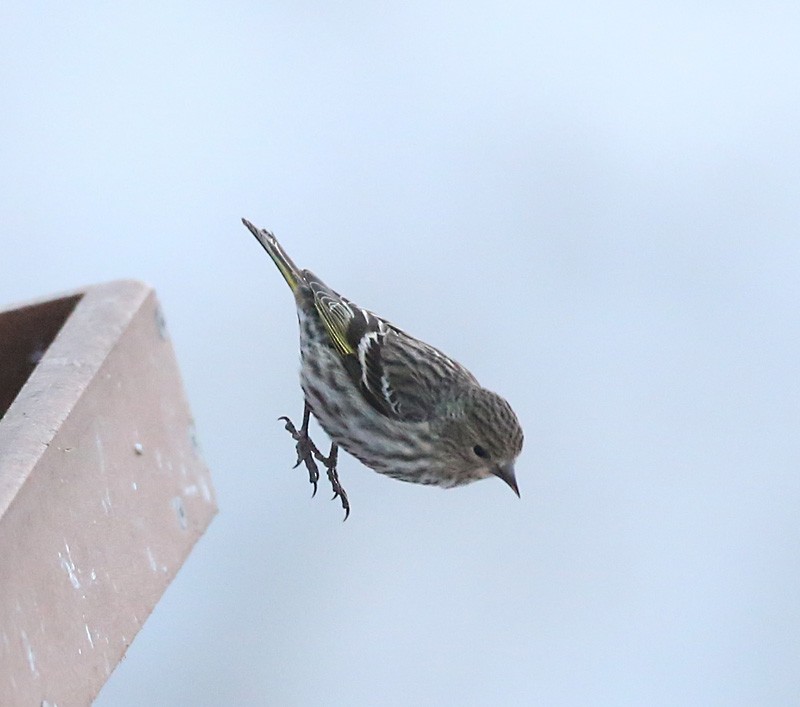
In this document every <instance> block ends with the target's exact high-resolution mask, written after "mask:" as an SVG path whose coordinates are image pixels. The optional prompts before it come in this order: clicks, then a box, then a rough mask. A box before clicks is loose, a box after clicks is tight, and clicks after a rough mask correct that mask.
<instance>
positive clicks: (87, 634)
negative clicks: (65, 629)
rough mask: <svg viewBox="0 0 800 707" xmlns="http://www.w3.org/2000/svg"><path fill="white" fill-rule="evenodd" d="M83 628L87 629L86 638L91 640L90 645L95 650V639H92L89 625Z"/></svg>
mask: <svg viewBox="0 0 800 707" xmlns="http://www.w3.org/2000/svg"><path fill="white" fill-rule="evenodd" d="M83 627H84V628H85V629H86V638H88V639H89V645H90V646H91V647H92V648H94V639H93V638H92V632H91V631H90V630H89V624H84V625H83Z"/></svg>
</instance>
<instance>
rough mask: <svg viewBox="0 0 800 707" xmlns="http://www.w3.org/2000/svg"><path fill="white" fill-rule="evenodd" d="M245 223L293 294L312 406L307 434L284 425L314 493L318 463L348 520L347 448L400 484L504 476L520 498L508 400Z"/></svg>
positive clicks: (515, 429)
mask: <svg viewBox="0 0 800 707" xmlns="http://www.w3.org/2000/svg"><path fill="white" fill-rule="evenodd" d="M242 222H243V223H244V225H245V226H247V228H248V229H250V231H251V232H252V234H253V235H254V236H255V237H256V239H257V240H258V242H259V243H261V245H262V246H263V247H264V250H266V251H267V253H269V255H270V257H271V258H272V260H273V261H274V262H275V265H277V266H278V270H280V272H281V275H283V277H284V279H285V280H286V282H287V283H288V284H289V287H290V288H291V289H292V292H293V293H294V296H295V301H296V304H297V316H298V319H299V323H300V358H301V367H300V382H301V386H302V388H303V393H304V395H305V408H304V411H303V423H302V425H301V426H300V429H299V430H298V429H297V428H296V427H295V426H294V424H292V422H291V420H289V418H288V417H283V418H281V419H282V420H284V421H285V422H286V429H287V430H288V431H289V432H290V433H291V435H292V437H293V438H294V440H295V442H296V443H297V464H295V467H296V466H298V465H299V464H300V463H301V462H303V463H305V465H306V468H307V469H308V472H309V480H310V482H311V483H312V484H313V485H314V493H316V491H317V480H318V479H319V472H318V470H317V465H316V462H317V461H319V462H321V463H322V464H323V465H324V466H325V468H326V469H327V473H328V479H329V481H330V483H331V486H332V488H333V494H334V495H333V497H334V498H336V497H337V496H339V498H340V499H341V502H342V507H343V508H344V510H345V520H346V519H347V516H348V515H349V514H350V504H349V502H348V499H347V494H346V493H345V491H344V489H343V488H342V486H341V484H340V483H339V478H338V474H337V471H336V462H337V458H338V448H339V447H342V448H343V449H344V450H345V451H347V452H349V453H350V454H352V455H353V456H354V457H356V458H357V459H358V460H360V461H361V462H362V463H363V464H365V465H366V466H368V467H370V468H372V469H374V470H375V471H377V472H380V473H381V474H386V475H387V476H391V477H393V478H395V479H400V480H401V481H411V482H414V483H418V484H432V485H435V486H443V487H445V488H451V487H453V486H461V485H462V484H468V483H470V482H472V481H476V480H478V479H483V478H486V477H489V476H497V477H499V478H500V479H502V480H503V481H505V482H506V483H507V484H508V485H509V486H510V487H511V488H512V490H513V491H514V493H516V494H517V496H519V489H518V487H517V480H516V477H515V476H514V461H515V460H516V458H517V457H518V456H519V454H520V452H521V451H522V429H521V428H520V425H519V421H518V420H517V416H516V415H515V414H514V411H513V410H512V409H511V406H510V405H509V404H508V403H507V402H506V401H505V400H504V399H503V398H501V397H500V396H499V395H497V394H496V393H492V392H491V391H489V390H486V389H485V388H482V387H481V386H480V384H479V383H478V381H477V380H476V379H475V377H474V376H473V375H472V374H471V373H470V372H469V371H468V370H467V369H466V368H464V367H463V366H462V365H460V364H459V363H456V362H455V361H453V360H452V359H451V358H448V357H447V356H445V355H444V354H443V353H442V352H441V351H439V350H438V349H435V348H433V347H432V346H429V345H428V344H426V343H423V342H422V341H419V340H418V339H415V338H413V337H411V336H409V335H408V334H406V333H405V332H404V331H402V330H400V329H398V328H397V327H396V326H394V324H391V323H389V322H387V321H386V320H385V319H381V318H380V317H378V316H377V315H375V314H373V313H372V312H369V311H367V310H366V309H362V308H361V307H358V306H357V305H355V304H353V303H352V302H350V301H349V300H347V299H345V298H344V297H342V296H341V295H339V294H338V293H336V292H334V291H333V290H332V289H330V288H329V287H328V286H327V285H325V283H323V282H322V281H321V280H319V279H318V278H317V277H316V276H315V275H314V274H313V273H311V272H310V271H308V270H300V269H299V268H298V267H297V266H296V265H295V264H294V263H293V262H292V260H291V258H289V256H288V255H287V254H286V253H285V252H284V250H283V248H281V246H280V244H279V243H278V241H277V240H276V238H275V236H273V235H272V233H270V232H269V231H266V230H264V229H258V228H256V227H255V226H254V225H253V224H252V223H250V222H249V221H247V220H246V219H242ZM312 413H313V415H314V417H316V418H317V421H318V422H319V424H320V426H321V427H322V429H323V430H325V432H326V433H327V434H328V436H329V437H330V438H331V440H332V444H331V451H330V453H329V454H328V456H327V457H325V456H323V455H322V454H321V453H320V451H319V449H318V448H317V447H316V445H314V443H313V442H312V441H311V439H310V438H309V436H308V423H309V418H310V415H311V414H312Z"/></svg>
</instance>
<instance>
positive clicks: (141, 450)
mask: <svg viewBox="0 0 800 707" xmlns="http://www.w3.org/2000/svg"><path fill="white" fill-rule="evenodd" d="M133 451H134V452H136V453H137V454H139V455H142V454H144V447H143V446H142V443H141V442H137V443H136V444H134V445H133Z"/></svg>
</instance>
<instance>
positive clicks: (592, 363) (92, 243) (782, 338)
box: [0, 0, 800, 707]
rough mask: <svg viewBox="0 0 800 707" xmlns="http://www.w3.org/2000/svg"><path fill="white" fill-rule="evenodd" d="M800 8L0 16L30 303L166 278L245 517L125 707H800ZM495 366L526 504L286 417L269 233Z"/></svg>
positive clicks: (297, 407) (141, 655)
mask: <svg viewBox="0 0 800 707" xmlns="http://www.w3.org/2000/svg"><path fill="white" fill-rule="evenodd" d="M798 36H800V5H798V4H797V3H796V2H789V1H788V0H786V1H785V2H780V1H778V2H765V3H742V2H733V3H731V2H725V3H723V2H707V3H701V4H699V5H698V3H682V2H677V3H676V2H674V1H671V2H654V3H645V4H642V3H639V2H633V1H632V0H622V1H620V2H611V3H609V2H603V3H592V2H576V1H571V0H567V2H562V3H531V2H518V3H513V2H511V3H488V2H487V3H480V2H465V3H428V2H416V1H413V0H412V2H407V3H367V2H338V3H314V2H277V3H261V2H231V3H204V2H199V3H196V2H195V3H189V2H173V3H166V4H165V3H155V2H143V3H137V4H136V5H135V6H128V5H126V4H118V3H111V4H109V3H46V2H17V1H11V2H4V3H2V5H0V105H2V106H3V109H2V110H1V111H0V165H2V169H0V227H1V228H2V233H1V235H0V239H2V240H0V243H2V253H3V255H2V273H3V275H2V278H0V302H2V303H4V304H5V303H11V302H17V301H20V300H25V299H27V298H33V297H39V296H43V295H47V294H50V293H57V292H60V291H63V290H69V289H73V288H76V287H79V286H81V285H85V284H90V283H96V282H101V281H107V280H112V279H115V278H123V277H134V278H139V279H143V280H146V281H148V282H149V283H151V284H152V285H154V286H155V287H156V289H157V292H158V295H159V297H160V299H161V301H162V304H163V307H164V311H165V313H166V316H167V321H168V325H169V328H170V332H171V335H172V339H173V344H174V346H175V349H176V353H177V357H178V360H179V363H180V365H181V369H182V373H183V376H184V381H185V385H186V389H187V394H188V397H189V400H190V403H191V405H192V408H193V411H194V414H195V417H196V420H197V428H198V433H199V436H200V441H201V445H202V448H203V451H204V455H205V458H206V461H207V463H208V465H209V467H210V468H211V470H212V473H213V477H214V481H215V484H216V490H217V494H218V502H219V505H220V513H219V515H218V517H217V518H216V519H215V521H214V522H213V524H212V526H211V528H210V529H209V531H208V533H207V534H206V535H205V536H204V537H203V538H202V540H201V541H200V542H199V544H198V545H197V546H196V547H195V550H194V552H193V553H192V555H191V557H190V558H189V560H188V561H187V563H186V564H185V566H184V567H183V569H182V570H181V572H180V573H179V575H178V577H177V579H176V581H175V582H174V583H173V585H172V586H171V587H170V588H169V590H168V591H167V593H166V595H165V596H164V598H163V600H162V601H161V602H160V603H159V604H158V606H157V608H156V610H155V612H154V613H153V614H152V616H151V617H150V618H149V619H148V621H147V622H146V624H145V626H144V628H143V629H142V631H141V632H140V634H139V635H138V636H137V637H136V639H135V641H134V642H133V644H132V646H131V647H130V649H129V651H128V654H127V657H126V658H125V660H124V661H123V663H122V664H121V665H120V666H119V667H118V668H117V670H116V671H115V672H114V673H113V674H112V676H111V678H110V680H109V681H108V684H107V685H106V687H105V688H104V690H103V692H102V693H101V695H100V698H99V699H98V701H97V704H98V705H101V706H103V707H109V706H112V705H113V706H116V705H122V706H126V705H148V704H172V705H232V704H237V705H272V704H276V705H318V704H326V705H354V704H365V705H366V704H370V705H406V704H420V705H421V704H430V705H437V704H476V705H482V704H553V705H586V704H592V705H640V704H649V705H659V704H663V705H675V704H705V705H713V704H725V705H753V704H770V705H780V704H797V703H798V702H800V514H799V513H798V508H799V507H800V474H799V473H798V471H799V470H800V434H798V431H799V429H800V388H799V386H798V360H799V356H798V348H799V343H800V307H798V297H799V296H800V277H798V268H800V237H799V235H800V228H799V226H800V130H799V129H798V126H799V125H800V42H798ZM242 216H246V217H247V218H249V219H250V220H252V221H254V222H255V223H256V224H258V225H260V226H263V227H267V228H270V229H272V230H274V231H275V232H276V234H277V235H278V237H279V238H280V239H281V240H282V242H283V243H284V245H285V247H286V248H287V250H288V251H289V252H290V253H291V255H292V256H293V257H294V259H295V260H296V261H297V262H298V263H300V264H301V265H302V266H305V267H309V268H311V269H313V270H314V271H315V272H317V273H318V274H319V275H321V276H322V277H323V278H324V279H325V280H326V281H327V282H328V283H329V284H330V285H331V286H333V287H335V288H336V289H338V290H340V291H341V292H343V293H345V294H346V295H347V296H348V297H350V298H351V299H353V300H354V301H356V302H358V303H359V304H362V305H364V306H366V307H369V308H370V309H373V310H375V311H376V312H379V313H381V314H383V315H384V316H386V317H387V318H389V319H391V320H393V321H394V322H395V323H397V324H398V325H399V326H402V327H403V328H405V329H407V330H408V331H410V332H411V333H412V334H415V335H416V336H419V337H421V338H424V339H426V340H428V341H430V342H431V343H433V344H434V345H436V346H438V347H440V348H441V349H443V350H444V351H446V352H448V353H449V354H451V355H452V356H453V357H455V358H456V359H458V360H460V361H461V362H463V363H464V364H465V365H467V366H468V367H469V368H471V369H472V370H473V372H474V373H475V374H476V375H477V377H478V378H479V379H480V380H481V382H482V383H483V384H484V385H486V386H487V387H489V388H492V389H494V390H497V391H499V392H500V393H502V394H504V395H505V396H506V397H508V399H509V400H510V401H511V403H512V404H513V406H514V407H515V408H516V410H517V412H518V414H519V416H520V418H521V420H522V423H523V426H524V428H525V431H526V444H525V450H524V452H523V456H522V457H521V459H520V461H519V464H518V467H517V476H518V479H519V484H520V488H521V492H522V498H521V500H520V499H517V498H516V497H515V496H514V495H513V493H511V491H509V489H508V488H507V487H506V486H505V485H504V484H503V483H501V482H500V481H498V480H494V479H490V480H486V481H482V482H478V483H476V484H474V485H471V486H469V487H466V488H461V489H456V490H452V491H442V490H439V489H432V488H426V487H416V486H412V485H408V484H403V483H400V482H397V481H393V480H390V479H387V478H383V477H380V476H379V475H377V474H375V473H373V472H371V471H369V470H367V469H365V468H364V467H362V466H361V465H360V464H358V463H357V462H356V461H355V460H353V459H352V458H350V457H346V456H345V457H344V458H343V459H342V461H341V464H340V475H341V478H342V482H343V484H344V486H345V488H346V489H347V490H348V492H349V494H350V500H351V503H352V507H353V512H352V515H351V517H350V519H349V520H348V521H347V523H344V524H343V523H342V511H341V508H340V506H339V504H338V502H330V501H329V500H328V499H329V494H328V492H327V488H326V486H325V484H322V485H321V487H320V493H319V494H318V495H317V497H316V498H314V499H311V498H310V487H309V484H308V481H307V478H306V474H305V472H304V471H303V470H301V469H298V470H295V471H292V470H291V466H292V464H293V462H294V451H293V444H292V442H291V440H290V439H289V437H288V435H287V434H286V433H285V432H284V430H283V429H282V426H281V424H280V423H279V422H277V418H278V416H280V415H290V416H294V417H295V418H297V417H298V416H299V415H300V413H301V410H302V401H301V394H300V390H299V387H298V383H297V367H298V354H297V327H296V319H295V314H294V309H293V302H292V298H291V296H290V293H289V291H288V289H287V288H286V286H285V285H284V283H283V282H282V280H281V279H280V277H279V275H278V273H277V271H276V270H275V269H274V267H273V266H272V264H271V263H270V262H269V260H268V259H267V257H266V255H265V253H264V252H263V251H262V250H261V249H260V247H259V246H258V245H257V243H256V242H255V240H254V239H253V237H252V236H251V235H250V234H249V233H248V232H247V231H246V230H245V228H244V227H243V226H242V225H241V223H240V220H239V219H240V217H242Z"/></svg>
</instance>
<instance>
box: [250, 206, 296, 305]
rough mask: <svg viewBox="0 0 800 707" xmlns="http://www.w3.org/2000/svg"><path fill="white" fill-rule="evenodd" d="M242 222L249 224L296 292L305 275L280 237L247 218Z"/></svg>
mask: <svg viewBox="0 0 800 707" xmlns="http://www.w3.org/2000/svg"><path fill="white" fill-rule="evenodd" d="M242 223H243V224H244V225H245V226H247V228H248V229H249V230H250V233H252V234H253V235H254V236H255V237H256V240H257V241H258V242H259V243H260V244H261V245H262V247H263V248H264V250H265V251H267V253H269V257H270V258H272V260H273V261H274V263H275V265H277V266H278V270H280V271H281V275H283V278H284V280H286V282H287V283H288V285H289V287H291V288H292V292H296V291H297V288H298V283H299V281H300V280H302V279H303V276H302V274H301V272H300V269H299V268H298V267H297V266H296V265H295V264H294V262H293V261H292V259H291V258H290V257H289V256H288V255H287V254H286V251H284V250H283V248H281V244H280V243H278V239H277V238H275V236H273V235H272V234H271V233H270V232H269V231H267V230H266V229H263V228H257V227H256V226H254V225H253V224H252V223H250V222H249V221H248V220H247V219H246V218H243V219H242Z"/></svg>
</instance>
